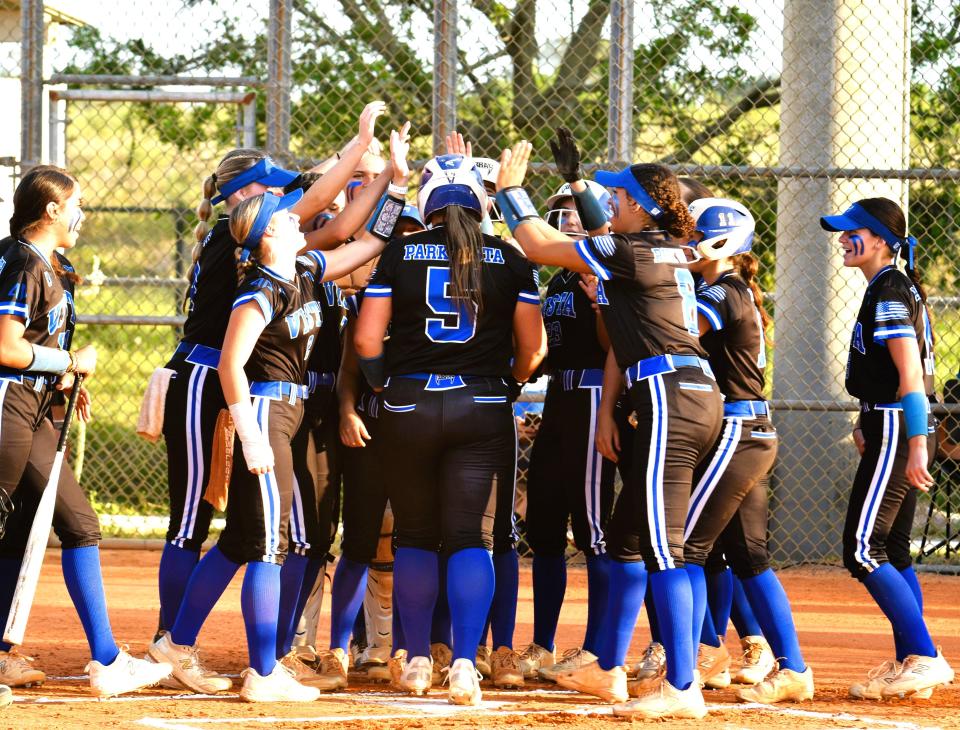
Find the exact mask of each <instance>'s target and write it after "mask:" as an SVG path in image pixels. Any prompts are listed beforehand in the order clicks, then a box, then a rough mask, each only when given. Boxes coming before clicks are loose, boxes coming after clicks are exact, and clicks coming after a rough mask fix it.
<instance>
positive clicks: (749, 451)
mask: <svg viewBox="0 0 960 730" xmlns="http://www.w3.org/2000/svg"><path fill="white" fill-rule="evenodd" d="M776 458H777V432H776V429H774V427H773V424H772V423H771V422H770V420H769V419H768V418H767V417H766V416H762V417H759V418H756V419H743V418H725V419H724V420H723V430H722V431H721V433H720V437H719V438H718V439H717V441H716V443H715V444H714V446H713V449H712V451H711V453H710V455H709V456H708V457H707V458H706V459H704V460H703V461H702V462H701V463H700V466H698V467H697V469H696V471H695V472H694V488H693V493H692V494H691V495H690V503H689V508H688V510H687V520H686V526H685V528H684V549H683V554H684V561H685V562H687V563H692V564H694V565H701V566H705V565H707V563H708V558H709V556H710V553H711V550H712V549H713V547H714V545H716V544H717V543H718V542H719V543H721V544H722V545H723V552H724V554H725V555H726V560H727V562H728V563H729V564H730V567H731V568H732V569H733V572H734V573H735V574H736V575H737V577H739V578H741V579H746V578H752V577H753V576H755V575H760V573H762V572H763V571H765V570H766V569H767V568H769V567H770V555H769V553H768V552H767V499H768V498H767V485H768V483H769V474H770V470H771V469H772V468H773V463H774V461H775V460H776Z"/></svg>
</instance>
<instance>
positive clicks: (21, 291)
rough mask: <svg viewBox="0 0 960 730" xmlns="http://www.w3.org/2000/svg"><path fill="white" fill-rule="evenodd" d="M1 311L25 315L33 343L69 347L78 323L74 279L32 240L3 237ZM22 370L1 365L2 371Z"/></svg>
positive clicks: (0, 251)
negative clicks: (55, 266)
mask: <svg viewBox="0 0 960 730" xmlns="http://www.w3.org/2000/svg"><path fill="white" fill-rule="evenodd" d="M53 255H54V256H56V257H57V260H58V261H59V263H60V266H61V267H62V268H63V270H64V271H73V267H72V266H71V265H70V262H69V261H67V259H66V258H65V257H63V256H61V255H60V254H59V253H56V252H54V254H53ZM0 315H11V316H14V317H18V318H20V319H22V320H23V322H24V327H25V330H24V333H23V338H24V339H25V340H26V341H27V342H29V343H30V344H31V345H41V346H43V347H53V348H56V349H59V350H68V349H70V340H71V339H72V337H73V328H74V325H75V324H76V316H75V313H74V307H73V282H72V281H70V280H69V279H67V278H66V277H61V276H58V275H57V273H56V272H55V271H54V270H53V266H51V264H50V262H49V261H48V260H47V259H46V258H45V257H44V255H43V254H42V253H41V252H40V251H39V249H37V248H36V247H35V246H34V245H33V244H31V243H27V242H26V241H22V240H18V239H16V238H13V237H8V238H4V239H3V240H2V241H0ZM21 372H22V371H20V370H16V369H14V368H7V367H0V375H19V374H20V373H21Z"/></svg>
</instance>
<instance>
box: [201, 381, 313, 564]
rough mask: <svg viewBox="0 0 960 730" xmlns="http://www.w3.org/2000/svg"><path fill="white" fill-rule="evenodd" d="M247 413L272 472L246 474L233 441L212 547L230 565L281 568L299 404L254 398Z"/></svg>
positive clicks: (301, 411) (289, 503) (240, 448)
mask: <svg viewBox="0 0 960 730" xmlns="http://www.w3.org/2000/svg"><path fill="white" fill-rule="evenodd" d="M253 410H254V413H256V417H257V423H258V425H259V426H260V430H261V432H263V433H264V434H266V435H267V437H268V439H269V441H270V448H272V449H273V470H272V471H270V472H267V473H266V474H253V473H251V472H250V470H249V469H248V468H247V461H246V459H244V458H243V448H242V447H241V446H240V439H239V438H237V439H235V440H234V444H233V471H232V472H231V474H230V490H229V493H228V496H227V524H226V526H225V527H224V528H223V532H222V533H221V535H220V540H219V541H218V543H217V545H218V546H219V548H220V551H221V552H222V553H223V554H224V555H225V556H226V557H227V559H229V560H232V561H233V562H234V563H253V562H262V563H278V564H282V563H283V561H284V558H286V555H287V537H288V524H289V519H290V510H291V506H292V503H293V492H294V488H293V482H294V478H295V477H294V473H293V448H292V443H293V437H294V436H295V435H296V433H297V429H299V427H300V421H301V420H302V415H303V401H301V400H297V402H296V403H295V404H291V403H290V402H289V401H287V400H272V399H269V398H263V397H254V398H253Z"/></svg>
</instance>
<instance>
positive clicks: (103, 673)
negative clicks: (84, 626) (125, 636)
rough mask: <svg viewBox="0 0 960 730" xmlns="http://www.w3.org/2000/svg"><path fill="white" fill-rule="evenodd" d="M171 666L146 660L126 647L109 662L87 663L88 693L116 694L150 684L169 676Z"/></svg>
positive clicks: (96, 694) (99, 694)
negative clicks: (132, 654)
mask: <svg viewBox="0 0 960 730" xmlns="http://www.w3.org/2000/svg"><path fill="white" fill-rule="evenodd" d="M172 670H173V667H172V666H170V665H169V664H168V663H166V662H148V661H147V660H145V659H136V658H134V657H132V656H130V655H129V654H128V653H127V651H126V648H125V647H120V653H119V654H117V658H116V659H114V660H113V661H112V662H111V663H110V664H107V665H103V664H101V663H100V662H98V661H92V662H90V663H89V664H87V667H86V669H85V671H86V672H87V673H88V674H89V675H90V692H92V693H93V694H94V695H95V696H96V697H115V696H116V695H122V694H125V693H127V692H135V691H136V690H138V689H143V688H144V687H152V686H153V685H155V684H157V683H158V682H159V681H160V680H161V679H163V678H164V677H169V676H170V672H171V671H172Z"/></svg>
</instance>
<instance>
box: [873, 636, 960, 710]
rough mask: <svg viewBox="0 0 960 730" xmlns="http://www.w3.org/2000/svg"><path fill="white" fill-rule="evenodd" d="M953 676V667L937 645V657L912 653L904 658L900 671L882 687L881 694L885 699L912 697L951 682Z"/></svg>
mask: <svg viewBox="0 0 960 730" xmlns="http://www.w3.org/2000/svg"><path fill="white" fill-rule="evenodd" d="M953 677H954V674H953V668H952V667H951V666H950V665H949V664H947V660H946V659H944V658H943V653H942V652H941V651H940V647H937V655H936V656H935V657H927V656H920V655H919V654H911V655H909V656H908V657H907V658H906V659H904V660H903V664H901V665H900V672H899V673H898V674H897V676H895V677H894V678H893V679H891V680H890V681H889V682H887V683H886V684H885V686H884V687H882V688H881V690H880V695H881V697H883V698H884V699H891V698H894V697H898V698H901V699H902V698H904V697H912V696H913V695H915V694H917V693H918V692H922V691H923V690H927V689H930V690H932V689H933V688H934V687H938V686H940V685H941V684H950V682H952V681H953Z"/></svg>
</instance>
